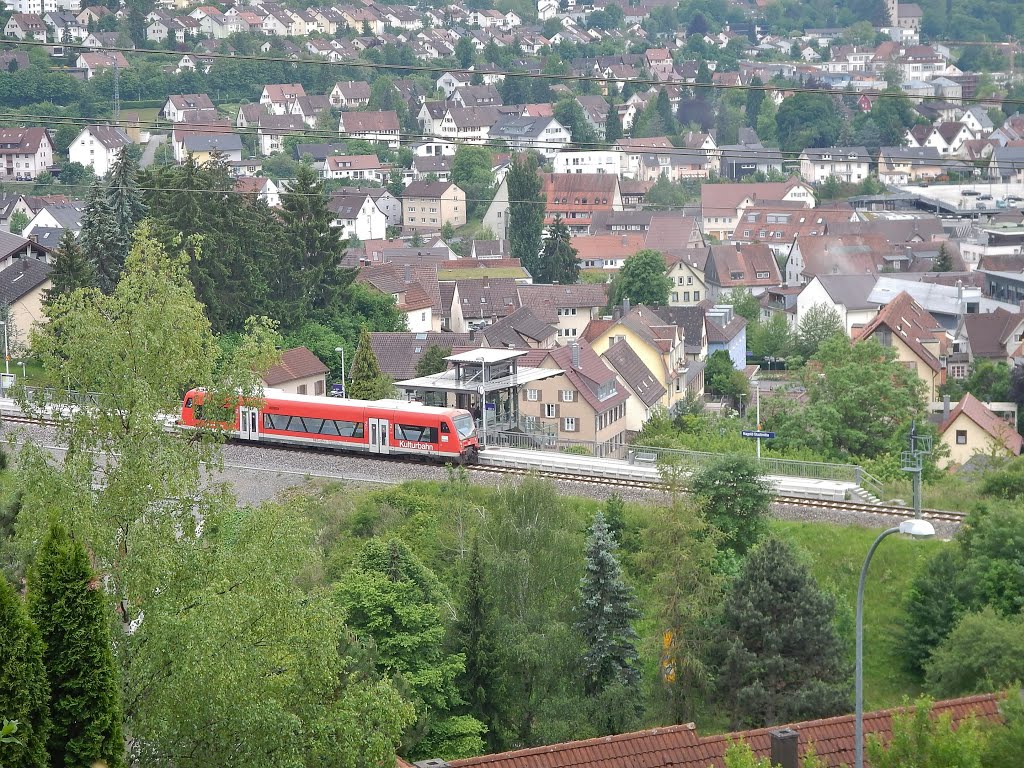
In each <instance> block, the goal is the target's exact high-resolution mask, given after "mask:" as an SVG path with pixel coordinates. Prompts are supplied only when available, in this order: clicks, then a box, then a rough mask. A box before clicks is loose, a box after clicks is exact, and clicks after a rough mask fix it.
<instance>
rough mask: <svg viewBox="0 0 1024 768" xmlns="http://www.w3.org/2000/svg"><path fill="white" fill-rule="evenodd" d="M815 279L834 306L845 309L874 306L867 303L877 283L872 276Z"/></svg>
mask: <svg viewBox="0 0 1024 768" xmlns="http://www.w3.org/2000/svg"><path fill="white" fill-rule="evenodd" d="M815 279H816V280H817V281H818V282H819V283H821V287H822V288H824V289H825V293H827V294H828V295H829V297H830V298H831V299H832V301H833V302H834V303H835V304H842V305H843V306H844V307H846V308H847V309H868V308H870V307H872V306H875V305H873V304H871V303H870V302H869V301H868V296H870V295H871V291H872V290H874V287H875V283H876V282H878V278H876V277H875V276H874V275H816V276H815Z"/></svg>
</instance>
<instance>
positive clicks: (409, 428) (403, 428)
mask: <svg viewBox="0 0 1024 768" xmlns="http://www.w3.org/2000/svg"><path fill="white" fill-rule="evenodd" d="M395 440H410V441H412V442H414V443H436V442H437V427H424V426H419V425H415V424H397V423H396V424H395Z"/></svg>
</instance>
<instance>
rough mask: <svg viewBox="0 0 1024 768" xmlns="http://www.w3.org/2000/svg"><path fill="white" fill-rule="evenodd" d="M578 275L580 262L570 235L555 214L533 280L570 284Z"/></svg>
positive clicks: (563, 223)
mask: <svg viewBox="0 0 1024 768" xmlns="http://www.w3.org/2000/svg"><path fill="white" fill-rule="evenodd" d="M579 276H580V263H579V259H578V258H577V257H576V249H575V248H573V245H572V235H571V234H570V232H569V228H568V227H567V226H566V225H565V222H564V221H563V220H562V218H561V217H560V216H556V217H555V220H554V221H553V222H552V223H551V226H550V227H548V236H547V237H546V238H545V239H544V249H543V250H542V251H541V257H540V264H539V265H538V271H537V272H535V273H534V274H533V279H534V282H536V283H562V284H565V285H572V284H573V283H575V282H576V281H577V280H578V279H579Z"/></svg>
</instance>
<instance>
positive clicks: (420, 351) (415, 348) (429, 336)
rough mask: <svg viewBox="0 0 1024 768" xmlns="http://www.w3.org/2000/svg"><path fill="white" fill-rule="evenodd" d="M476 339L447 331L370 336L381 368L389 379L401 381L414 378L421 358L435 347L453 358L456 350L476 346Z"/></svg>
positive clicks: (403, 332)
mask: <svg viewBox="0 0 1024 768" xmlns="http://www.w3.org/2000/svg"><path fill="white" fill-rule="evenodd" d="M473 342H474V339H473V338H472V337H471V336H470V334H469V333H449V332H447V331H443V332H441V331H419V332H406V331H400V332H396V333H386V332H374V333H371V334H370V348H371V349H372V350H373V354H374V355H376V357H377V364H378V365H379V366H380V370H381V373H383V374H384V375H385V376H389V377H390V378H392V379H394V380H396V381H400V380H402V379H411V378H414V377H415V376H416V375H417V374H416V366H417V365H418V364H419V362H420V358H422V357H423V355H425V354H426V353H427V350H429V349H430V348H431V347H440V348H441V349H446V350H448V352H447V353H446V354H451V350H452V349H453V348H455V347H467V346H472V344H473Z"/></svg>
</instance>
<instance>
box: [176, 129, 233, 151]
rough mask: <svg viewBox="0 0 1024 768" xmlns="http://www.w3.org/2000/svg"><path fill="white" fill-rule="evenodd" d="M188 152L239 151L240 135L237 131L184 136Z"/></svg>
mask: <svg viewBox="0 0 1024 768" xmlns="http://www.w3.org/2000/svg"><path fill="white" fill-rule="evenodd" d="M183 144H184V145H185V149H186V150H188V151H189V152H214V151H220V152H234V151H241V149H242V137H241V136H239V135H238V134H237V133H221V134H216V133H214V134H197V135H193V136H186V137H185V140H184V142H183Z"/></svg>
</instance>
